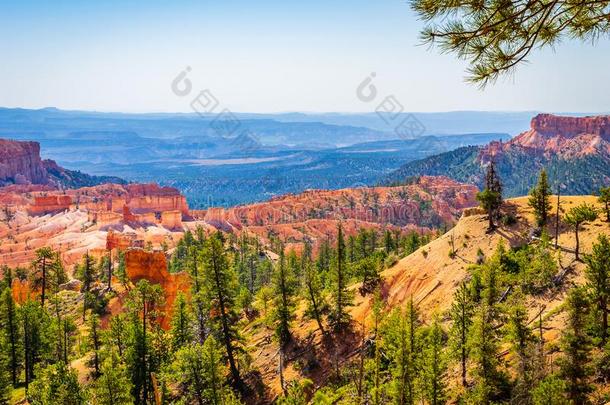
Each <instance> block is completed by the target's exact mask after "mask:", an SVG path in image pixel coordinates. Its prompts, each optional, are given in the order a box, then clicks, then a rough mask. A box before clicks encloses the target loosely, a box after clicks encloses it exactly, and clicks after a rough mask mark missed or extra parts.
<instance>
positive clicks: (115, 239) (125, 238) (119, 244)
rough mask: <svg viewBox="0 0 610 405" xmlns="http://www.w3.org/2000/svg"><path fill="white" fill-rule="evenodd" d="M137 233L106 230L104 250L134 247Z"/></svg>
mask: <svg viewBox="0 0 610 405" xmlns="http://www.w3.org/2000/svg"><path fill="white" fill-rule="evenodd" d="M136 244H137V235H136V234H135V233H133V232H123V233H119V232H114V231H112V230H110V231H108V233H107V234H106V250H114V249H117V250H123V251H125V250H127V249H129V248H131V247H136Z"/></svg>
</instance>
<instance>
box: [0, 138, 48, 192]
mask: <svg viewBox="0 0 610 405" xmlns="http://www.w3.org/2000/svg"><path fill="white" fill-rule="evenodd" d="M12 183H14V184H28V183H33V184H47V183H48V179H47V171H46V170H45V168H44V166H43V164H42V160H41V159H40V144H39V143H38V142H19V141H11V140H6V139H0V185H3V184H12Z"/></svg>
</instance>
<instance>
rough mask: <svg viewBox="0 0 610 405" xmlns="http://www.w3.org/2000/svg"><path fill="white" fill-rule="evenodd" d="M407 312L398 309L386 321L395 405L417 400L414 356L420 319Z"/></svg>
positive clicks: (384, 332) (385, 350) (386, 346)
mask: <svg viewBox="0 0 610 405" xmlns="http://www.w3.org/2000/svg"><path fill="white" fill-rule="evenodd" d="M410 307H411V309H409V308H408V309H407V311H406V312H403V311H402V310H401V309H400V308H396V309H394V311H392V313H391V314H390V315H389V316H388V318H387V319H386V323H385V325H384V331H383V348H384V353H385V355H386V357H387V358H388V359H390V370H391V374H392V380H391V386H390V393H391V396H392V398H393V400H394V403H396V404H401V405H406V404H413V403H414V402H415V400H416V397H415V381H416V378H417V375H416V370H417V364H416V363H415V358H416V354H415V353H414V350H413V349H414V342H415V336H414V335H415V332H416V329H417V327H416V324H414V322H413V319H414V317H416V315H415V314H414V308H413V306H412V305H410Z"/></svg>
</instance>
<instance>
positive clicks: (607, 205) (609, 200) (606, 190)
mask: <svg viewBox="0 0 610 405" xmlns="http://www.w3.org/2000/svg"><path fill="white" fill-rule="evenodd" d="M598 201H599V202H600V203H602V204H604V211H605V212H606V222H610V187H602V188H601V189H600V190H599V198H598Z"/></svg>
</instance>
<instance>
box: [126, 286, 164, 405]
mask: <svg viewBox="0 0 610 405" xmlns="http://www.w3.org/2000/svg"><path fill="white" fill-rule="evenodd" d="M162 302H163V291H162V289H161V287H160V286H159V285H153V284H150V283H149V282H148V281H146V280H140V281H138V284H136V286H135V288H134V289H133V290H131V291H130V292H129V297H128V302H127V307H128V308H129V309H130V311H131V333H132V338H131V339H132V340H131V342H130V343H131V344H130V350H131V352H130V361H129V363H130V364H129V366H130V372H131V375H132V377H131V378H132V383H133V391H132V392H133V396H134V398H135V400H136V403H137V404H145V403H147V401H148V400H149V399H150V396H151V390H150V388H151V381H150V375H151V372H152V371H153V370H151V368H152V367H151V359H150V353H149V345H148V334H149V332H148V330H149V328H150V324H151V323H153V322H154V320H155V319H156V317H157V311H156V308H157V307H158V306H159V304H161V303H162Z"/></svg>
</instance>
